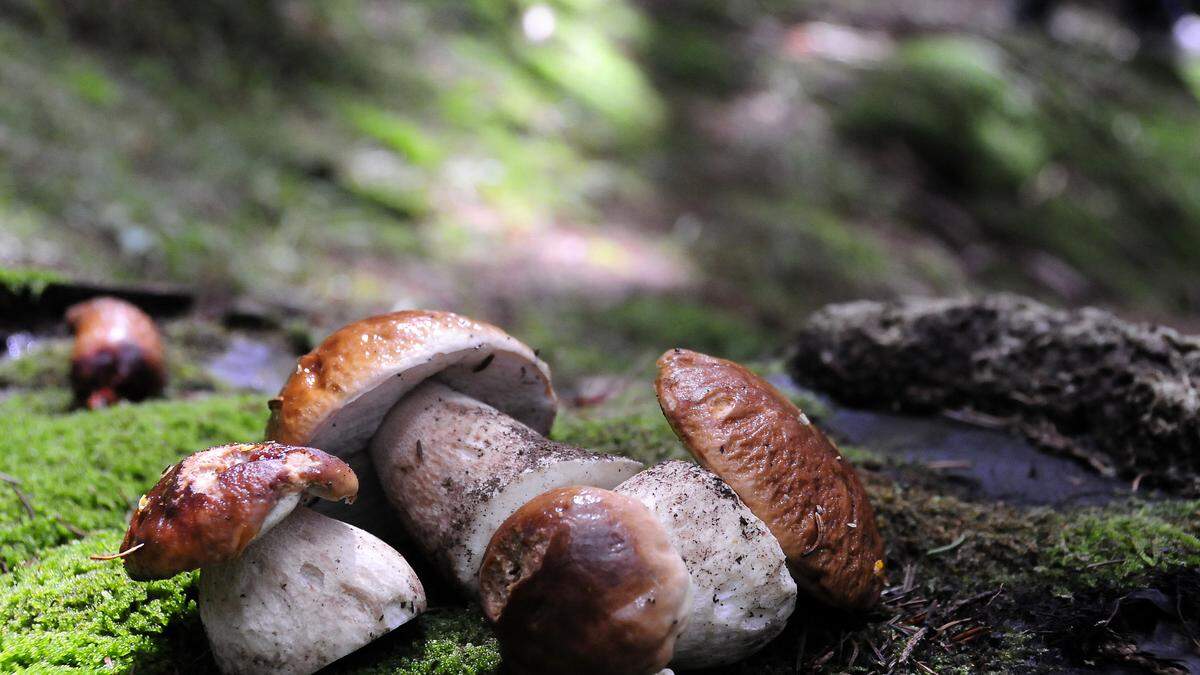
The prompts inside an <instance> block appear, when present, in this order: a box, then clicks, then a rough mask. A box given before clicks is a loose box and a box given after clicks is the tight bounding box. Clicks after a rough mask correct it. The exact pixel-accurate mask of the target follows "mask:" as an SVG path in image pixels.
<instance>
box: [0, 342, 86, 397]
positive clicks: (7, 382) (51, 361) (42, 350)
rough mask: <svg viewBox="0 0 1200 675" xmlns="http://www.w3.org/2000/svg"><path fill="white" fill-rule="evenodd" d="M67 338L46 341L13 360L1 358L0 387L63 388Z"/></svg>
mask: <svg viewBox="0 0 1200 675" xmlns="http://www.w3.org/2000/svg"><path fill="white" fill-rule="evenodd" d="M70 363H71V341H70V340H47V341H46V342H45V343H43V344H41V345H38V346H37V347H34V348H33V349H30V350H29V351H27V352H25V353H24V354H22V355H21V356H19V357H17V358H15V359H7V360H4V361H0V388H3V387H20V388H25V389H32V388H43V387H66V386H68V382H67V378H68V371H69V370H70Z"/></svg>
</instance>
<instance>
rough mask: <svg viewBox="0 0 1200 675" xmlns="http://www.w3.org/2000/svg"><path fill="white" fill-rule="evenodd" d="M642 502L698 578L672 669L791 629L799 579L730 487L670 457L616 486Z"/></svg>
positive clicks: (722, 660)
mask: <svg viewBox="0 0 1200 675" xmlns="http://www.w3.org/2000/svg"><path fill="white" fill-rule="evenodd" d="M614 491H615V492H617V493H620V494H623V495H627V496H630V497H633V498H634V499H637V500H638V501H640V502H642V504H644V505H645V506H646V507H647V508H648V509H650V512H651V513H653V514H654V516H655V517H656V518H657V519H658V522H659V523H661V524H662V526H663V527H664V528H665V530H666V532H667V536H668V537H669V538H670V540H671V544H672V545H673V546H674V547H675V550H676V551H678V552H679V554H680V556H681V557H682V558H683V563H684V565H686V566H687V570H688V573H689V574H690V575H691V578H692V589H693V598H692V607H691V612H690V613H689V615H688V621H687V627H686V628H685V629H684V631H683V633H682V634H681V635H680V636H679V640H678V641H677V642H676V643H675V655H674V657H673V658H672V659H671V666H672V667H677V668H711V667H713V666H719V665H725V664H729V663H734V662H736V661H740V660H742V659H744V658H745V657H747V656H749V655H750V654H752V653H754V652H756V651H758V650H759V649H761V648H762V647H763V646H765V645H766V644H767V643H768V642H770V641H771V640H772V639H774V638H775V636H777V635H779V633H780V632H781V631H783V629H784V628H785V627H786V626H787V620H788V617H790V616H791V614H792V610H793V609H794V608H795V606H796V583H795V582H794V581H792V577H791V575H790V574H789V573H788V568H787V560H786V558H784V555H783V551H782V550H780V548H779V542H778V541H777V540H776V539H775V537H774V536H773V535H772V534H771V533H770V531H769V530H768V529H767V526H766V525H764V524H763V522H762V521H761V520H759V519H758V517H757V516H755V515H754V514H753V513H751V511H750V509H749V508H747V507H746V505H745V504H744V503H743V502H742V500H741V499H740V498H738V496H737V495H736V494H735V493H734V492H733V490H732V489H730V487H729V486H728V485H726V484H725V482H724V481H722V480H721V479H720V478H718V477H717V476H715V475H714V474H712V473H711V472H709V471H707V470H705V469H702V468H700V467H698V466H696V465H695V464H691V463H688V462H678V461H672V462H663V463H662V464H659V465H657V466H654V467H651V468H649V469H646V470H645V471H642V472H640V473H638V474H637V475H635V476H634V477H633V478H630V479H629V480H627V481H625V482H624V483H621V484H620V485H618V486H617V487H616V489H615V490H614Z"/></svg>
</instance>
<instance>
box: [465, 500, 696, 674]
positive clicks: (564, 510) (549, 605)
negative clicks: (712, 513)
mask: <svg viewBox="0 0 1200 675" xmlns="http://www.w3.org/2000/svg"><path fill="white" fill-rule="evenodd" d="M479 581H480V600H481V602H482V604H483V611H484V614H485V615H486V616H487V618H488V620H490V621H491V622H492V623H493V624H494V625H495V628H496V633H497V636H498V637H499V639H500V647H501V651H502V653H503V654H504V658H505V663H506V664H508V666H509V667H510V668H512V669H513V670H514V671H515V672H519V673H597V674H605V675H607V674H611V673H638V674H640V673H654V672H657V671H659V670H660V669H662V668H663V667H664V666H666V664H667V662H668V661H669V660H670V658H671V654H672V652H673V650H674V648H675V640H676V639H677V638H678V637H679V633H680V632H681V631H682V630H683V628H684V627H685V624H686V621H687V614H688V609H689V607H690V603H691V598H690V596H691V582H690V580H689V577H688V572H687V568H685V567H684V564H683V560H681V559H680V557H679V554H678V553H676V552H675V549H674V548H672V547H671V542H670V540H669V539H668V538H667V535H666V532H665V531H664V530H663V528H662V526H660V525H659V524H658V521H656V520H655V519H654V516H653V515H651V513H650V512H649V511H648V510H646V507H645V506H642V504H641V503H639V502H638V501H637V500H635V499H632V498H630V497H626V496H624V495H620V494H617V493H615V492H611V491H609V490H602V489H600V488H589V487H567V488H559V489H557V490H551V491H550V492H546V493H544V494H542V495H539V496H538V497H535V498H534V499H532V500H531V501H530V502H529V503H527V504H526V505H525V506H522V507H521V508H520V509H518V510H517V512H516V513H514V514H513V515H512V516H511V517H509V519H508V520H506V521H505V522H504V524H503V525H501V527H500V529H499V530H498V531H497V532H496V535H495V536H494V537H492V541H491V544H490V545H489V546H488V550H487V553H486V554H485V555H484V561H483V567H482V569H481V570H480V578H479Z"/></svg>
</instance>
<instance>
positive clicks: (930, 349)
mask: <svg viewBox="0 0 1200 675" xmlns="http://www.w3.org/2000/svg"><path fill="white" fill-rule="evenodd" d="M789 369H790V371H791V372H792V374H793V375H794V376H795V377H796V378H797V379H799V380H800V381H802V382H804V383H806V384H809V385H811V386H813V387H816V388H817V389H820V390H822V391H825V392H827V393H829V394H831V395H833V396H834V397H836V398H837V399H839V400H840V401H842V402H843V403H846V404H848V405H854V406H862V407H875V408H891V409H900V410H908V411H916V412H935V411H961V412H967V413H975V414H981V415H983V416H987V417H989V418H999V419H1000V420H1001V421H1002V422H1003V423H1005V424H1006V425H1007V426H1009V427H1010V428H1013V429H1015V430H1017V431H1019V432H1021V433H1023V434H1024V435H1026V436H1027V437H1029V438H1030V439H1031V440H1032V441H1033V442H1035V443H1036V444H1038V445H1039V446H1041V447H1043V448H1047V449H1051V450H1055V451H1059V452H1063V453H1067V454H1071V455H1075V456H1078V457H1081V458H1084V459H1086V460H1087V461H1088V462H1089V463H1091V464H1092V465H1093V466H1095V467H1096V468H1098V469H1099V470H1101V471H1102V472H1104V473H1108V474H1117V475H1122V476H1124V477H1127V478H1130V479H1135V478H1137V477H1141V478H1143V479H1145V483H1146V484H1151V483H1154V484H1158V485H1162V486H1166V487H1170V488H1173V489H1178V490H1181V491H1183V492H1185V493H1190V494H1196V493H1197V492H1200V390H1198V389H1197V383H1200V338H1195V337H1191V336H1186V335H1182V334H1180V333H1179V332H1177V331H1175V330H1173V329H1171V328H1167V327H1162V326H1153V325H1145V324H1133V323H1129V322H1126V321H1123V320H1121V319H1119V318H1117V317H1116V316H1114V315H1112V314H1110V313H1108V312H1104V311H1102V310H1099V309H1094V308H1083V309H1078V310H1069V311H1068V310H1058V309H1054V308H1051V307H1048V306H1046V305H1043V304H1040V303H1038V302H1036V301H1034V300H1030V299H1028V298H1023V297H1020V296H1016V295H1007V294H999V295H990V296H986V297H982V298H979V299H950V300H928V299H910V300H905V301H900V302H895V303H880V302H854V303H848V304H842V305H832V306H829V307H826V308H825V309H823V310H821V311H819V312H817V313H816V314H814V315H813V316H812V317H811V319H810V320H809V321H808V322H807V324H806V325H805V326H804V327H803V329H802V330H801V331H800V334H799V335H798V337H797V339H796V341H795V345H794V350H793V352H792V355H791V357H790V359H789Z"/></svg>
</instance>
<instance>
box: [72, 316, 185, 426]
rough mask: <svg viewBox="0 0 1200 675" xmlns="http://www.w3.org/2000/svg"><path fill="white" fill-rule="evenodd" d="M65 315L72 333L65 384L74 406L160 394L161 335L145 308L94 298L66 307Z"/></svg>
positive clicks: (162, 374)
mask: <svg viewBox="0 0 1200 675" xmlns="http://www.w3.org/2000/svg"><path fill="white" fill-rule="evenodd" d="M66 318H67V323H68V324H69V325H70V326H71V331H72V332H73V333H74V335H75V343H74V346H73V347H72V350H71V388H72V390H73V391H74V393H75V402H76V404H78V405H84V406H87V407H88V408H91V409H93V410H94V409H97V408H103V407H105V406H109V405H113V404H114V403H117V402H118V401H120V400H121V399H127V400H130V401H141V400H143V399H146V398H149V397H151V396H157V395H159V394H161V393H162V390H163V386H164V385H165V384H166V380H167V375H166V368H165V365H164V359H163V346H162V338H161V337H160V336H159V332H158V327H157V326H155V325H154V321H153V320H152V319H151V318H150V317H149V316H147V315H146V313H145V312H143V311H142V310H140V309H138V308H137V307H136V306H134V305H132V304H130V303H128V302H125V301H124V300H120V299H117V298H111V297H99V298H94V299H92V300H87V301H85V302H81V303H79V304H76V305H72V306H71V307H70V308H68V309H67V314H66Z"/></svg>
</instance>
